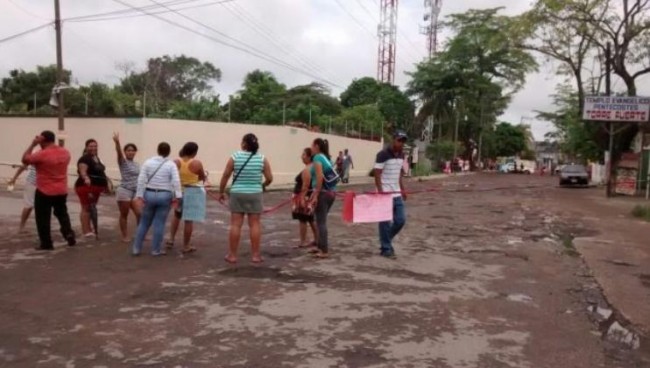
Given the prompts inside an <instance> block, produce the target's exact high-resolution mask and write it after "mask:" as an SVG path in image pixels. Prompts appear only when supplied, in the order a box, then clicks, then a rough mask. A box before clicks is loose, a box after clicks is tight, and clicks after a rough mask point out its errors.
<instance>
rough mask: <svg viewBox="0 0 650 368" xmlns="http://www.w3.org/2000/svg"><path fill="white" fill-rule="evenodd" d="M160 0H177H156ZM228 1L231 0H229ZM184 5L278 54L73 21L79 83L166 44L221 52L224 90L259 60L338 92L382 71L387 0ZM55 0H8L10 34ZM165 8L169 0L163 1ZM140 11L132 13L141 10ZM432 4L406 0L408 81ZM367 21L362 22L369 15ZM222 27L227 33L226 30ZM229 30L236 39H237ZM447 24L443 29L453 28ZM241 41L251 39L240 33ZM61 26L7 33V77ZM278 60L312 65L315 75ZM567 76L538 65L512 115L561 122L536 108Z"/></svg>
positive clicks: (81, 2)
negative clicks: (380, 40)
mask: <svg viewBox="0 0 650 368" xmlns="http://www.w3.org/2000/svg"><path fill="white" fill-rule="evenodd" d="M119 1H121V2H124V3H127V4H131V5H133V6H137V7H141V6H150V5H152V4H153V1H152V0H119ZM119 1H116V0H92V1H88V0H61V4H62V5H61V6H62V8H61V13H62V17H63V18H64V19H65V18H72V17H77V16H82V15H87V14H96V13H103V12H109V11H113V10H122V9H128V8H127V7H125V6H124V5H121V4H120V3H119ZM155 1H157V2H161V1H165V2H167V1H170V0H155ZM221 1H224V0H221ZM176 2H179V3H181V4H179V5H177V6H178V7H190V6H195V5H201V4H211V5H210V6H205V7H200V8H194V9H188V10H184V11H183V12H182V14H183V15H186V16H187V17H190V18H192V19H195V20H197V21H199V22H201V23H204V24H205V25H207V26H209V27H211V28H212V30H208V29H205V28H202V27H201V26H200V25H198V24H195V23H192V22H191V21H189V20H188V19H184V18H183V17H181V16H179V15H177V14H174V13H168V14H161V15H159V16H160V17H164V18H165V19H168V20H170V21H173V22H175V23H178V24H182V25H184V26H186V27H188V28H191V29H193V30H196V31H198V32H201V33H203V34H206V35H210V36H211V37H213V38H215V39H221V40H225V41H226V42H228V43H231V44H238V45H239V46H240V47H243V48H247V47H249V46H250V47H254V48H255V49H257V50H259V51H258V52H261V53H263V54H264V55H265V57H267V58H271V59H273V60H275V61H276V63H272V62H269V61H268V60H262V59H260V58H257V57H254V56H251V55H250V54H247V53H245V52H242V51H240V50H236V49H233V48H231V47H228V46H225V45H223V44H219V43H217V42H214V41H212V40H208V39H206V38H203V37H201V36H198V35H196V34H192V33H190V32H189V31H187V30H184V29H181V28H178V27H176V26H173V25H171V24H168V23H165V22H164V21H161V20H159V19H156V18H153V17H150V16H142V17H128V18H124V17H123V18H120V19H114V20H109V21H93V22H71V21H68V22H65V23H64V28H63V29H64V33H63V42H64V47H63V52H64V66H65V67H66V68H67V69H71V70H72V71H73V76H74V78H76V79H77V81H78V83H79V84H82V85H83V84H86V83H89V82H91V81H102V82H105V83H109V84H115V83H117V82H118V81H119V78H120V76H121V72H120V71H119V70H117V69H116V67H115V66H116V64H117V63H121V62H124V61H131V62H133V63H135V65H136V67H137V68H143V67H144V62H145V60H146V59H147V58H150V57H155V56H160V55H163V54H172V55H175V54H186V55H188V56H194V57H197V58H199V59H201V60H206V61H210V62H212V63H213V64H214V65H216V66H217V67H219V68H220V69H221V70H222V72H223V79H222V81H221V82H220V83H218V84H217V85H216V86H215V90H216V92H217V93H219V94H220V95H221V96H222V101H223V100H224V98H227V97H226V96H227V95H228V94H230V93H233V92H234V91H236V90H238V89H239V88H240V86H241V82H242V79H243V77H244V75H245V74H246V73H247V72H249V71H251V70H253V69H263V70H270V71H272V72H273V73H274V74H275V75H276V76H277V78H278V79H279V80H280V81H281V82H282V83H285V84H286V85H288V86H293V85H297V84H305V83H309V82H311V81H312V80H314V77H318V78H320V79H323V80H325V81H327V82H329V83H332V84H334V85H338V87H336V86H334V87H332V91H333V93H334V94H336V95H338V94H340V92H341V91H342V90H343V88H345V86H347V85H348V84H349V83H350V82H351V81H352V79H354V78H361V77H364V76H372V77H374V76H376V65H377V39H376V37H375V35H374V34H375V31H376V29H377V22H378V14H379V5H378V1H377V0H338V1H337V0H232V1H230V2H227V3H218V2H219V0H177V1H176ZM52 3H53V2H52V1H50V0H0V39H2V38H5V37H7V36H10V35H13V34H15V33H19V32H21V31H24V30H27V29H30V28H33V27H37V26H39V25H41V24H44V23H46V22H48V21H50V20H51V19H52V18H53V6H52ZM528 4H529V1H528V0H465V1H463V0H447V1H446V2H445V3H444V4H443V10H442V16H443V17H444V16H445V15H448V14H451V13H459V12H464V11H466V10H468V9H471V8H490V7H497V6H503V7H505V10H504V13H506V14H518V13H520V12H522V11H525V10H526V9H527V8H528V6H529V5H528ZM163 10H164V9H163ZM131 14H135V13H129V14H127V15H129V16H130V15H131ZM423 14H424V7H423V0H400V4H399V21H398V29H399V35H398V46H397V53H398V59H397V76H396V83H397V84H399V85H400V86H403V85H404V84H405V83H406V82H407V80H408V76H406V75H405V72H407V71H409V70H413V64H414V63H416V62H418V61H420V60H422V59H423V57H424V55H425V53H426V46H425V37H424V36H423V35H421V34H420V33H419V27H420V25H421V24H422V15H423ZM359 23H360V24H359ZM215 31H218V32H220V33H221V35H220V34H217V33H215ZM223 35H226V36H228V37H231V38H232V39H234V40H235V41H233V40H232V39H230V40H227V39H225V38H224V37H223ZM445 37H446V34H444V33H443V34H442V35H441V38H443V39H444V38H445ZM237 41H240V42H241V43H237ZM54 45H55V44H54V30H53V27H48V28H45V29H42V30H40V31H37V32H34V33H31V34H29V35H26V36H24V37H20V38H17V39H15V40H12V41H9V42H5V43H0V77H4V76H6V75H7V72H8V71H9V70H11V69H14V68H22V69H25V70H30V69H32V68H34V67H35V66H36V65H44V64H51V63H55V60H56V59H55V47H54ZM277 63H280V64H282V63H284V64H290V65H292V66H294V68H295V67H297V68H298V69H309V70H308V71H307V74H310V75H305V74H302V73H299V72H296V71H294V70H290V69H287V68H286V67H283V66H280V65H277ZM558 81H559V80H558V78H557V77H556V76H555V74H554V72H553V66H551V65H543V64H542V65H541V67H540V71H539V72H538V73H536V74H531V75H529V77H528V81H527V84H526V87H525V89H524V90H522V91H521V92H519V93H518V94H517V96H516V97H515V98H514V100H513V102H512V104H511V105H510V107H509V108H508V110H507V112H506V113H505V114H504V116H503V117H502V120H504V121H509V122H512V123H520V122H522V121H523V122H525V123H527V124H531V125H532V128H533V133H534V135H535V137H536V138H537V139H543V136H544V134H545V133H546V132H547V131H549V129H551V127H550V126H549V125H548V124H546V123H544V122H540V121H536V120H535V119H534V118H533V117H534V116H535V110H550V109H552V106H551V104H550V101H551V99H550V95H551V94H552V93H553V92H554V89H555V85H556V84H557V83H558Z"/></svg>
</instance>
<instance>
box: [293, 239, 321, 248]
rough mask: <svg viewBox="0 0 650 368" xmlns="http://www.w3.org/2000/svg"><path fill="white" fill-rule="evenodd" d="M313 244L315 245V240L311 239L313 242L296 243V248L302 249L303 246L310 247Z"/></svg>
mask: <svg viewBox="0 0 650 368" xmlns="http://www.w3.org/2000/svg"><path fill="white" fill-rule="evenodd" d="M315 246H316V242H314V241H313V242H311V243H307V244H300V245H296V248H298V249H304V248H311V247H315Z"/></svg>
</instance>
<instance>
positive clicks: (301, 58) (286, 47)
mask: <svg viewBox="0 0 650 368" xmlns="http://www.w3.org/2000/svg"><path fill="white" fill-rule="evenodd" d="M224 7H225V8H226V9H227V10H228V11H230V12H231V13H232V14H233V15H235V16H236V17H237V18H238V19H240V20H241V21H243V22H244V23H246V24H247V25H248V26H249V27H250V28H251V29H253V31H255V32H256V33H257V34H259V35H261V36H262V37H264V38H266V39H267V40H268V41H269V42H271V43H272V44H274V45H275V46H277V47H278V48H280V49H281V50H282V51H284V52H286V53H287V55H289V56H291V57H292V58H293V59H295V60H296V61H297V62H298V63H299V64H300V65H301V66H303V67H305V68H308V69H310V70H312V71H314V72H315V73H322V74H324V75H325V76H326V77H327V78H329V79H333V80H336V79H337V77H336V76H335V75H334V74H332V73H330V72H329V71H328V70H326V69H325V68H323V67H322V66H320V65H318V64H317V63H315V62H313V61H311V60H309V59H308V58H307V56H305V55H304V54H302V53H300V52H299V51H298V50H296V49H295V48H293V47H292V46H291V45H290V43H289V42H287V41H286V39H284V38H283V37H282V36H280V35H278V34H276V33H275V32H273V30H272V29H270V28H269V27H267V26H266V25H264V24H263V23H262V22H260V21H259V20H257V19H256V18H255V17H254V16H253V15H251V14H250V13H249V12H248V11H247V10H246V9H245V8H244V7H242V6H238V5H237V4H236V3H235V4H232V9H231V7H230V6H228V5H226V6H224ZM337 82H340V81H337Z"/></svg>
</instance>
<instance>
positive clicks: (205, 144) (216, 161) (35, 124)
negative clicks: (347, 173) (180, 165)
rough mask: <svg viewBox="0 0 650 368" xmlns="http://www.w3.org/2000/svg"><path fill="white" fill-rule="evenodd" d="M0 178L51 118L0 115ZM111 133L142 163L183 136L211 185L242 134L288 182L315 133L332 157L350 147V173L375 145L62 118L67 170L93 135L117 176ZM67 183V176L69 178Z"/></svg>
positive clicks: (211, 126)
mask: <svg viewBox="0 0 650 368" xmlns="http://www.w3.org/2000/svg"><path fill="white" fill-rule="evenodd" d="M0 127H1V128H2V129H0V132H2V133H1V134H0V163H2V164H3V165H0V178H5V179H6V178H8V177H10V176H11V175H12V174H13V171H14V170H13V169H11V168H10V167H9V166H7V165H5V164H14V163H19V162H20V158H21V156H22V153H23V152H24V150H25V149H26V148H27V146H28V145H29V142H30V141H31V139H33V137H34V136H35V135H37V134H38V133H40V132H41V131H43V130H52V131H54V132H56V131H57V129H56V128H57V120H56V118H15V117H0ZM113 132H119V133H120V137H121V140H122V144H125V143H129V142H130V143H135V144H136V145H137V146H138V149H139V152H138V156H137V157H136V160H137V161H139V162H143V161H144V160H145V159H146V158H148V157H150V156H153V155H155V153H156V147H157V145H158V143H160V142H163V141H165V142H168V143H169V144H170V145H171V146H172V156H173V157H176V154H177V153H178V151H179V150H180V148H181V147H182V145H183V144H184V143H185V142H187V141H194V142H196V143H198V144H199V156H198V158H200V159H201V160H202V161H203V163H204V165H205V167H206V169H207V170H208V171H209V172H210V179H211V181H212V183H213V184H217V183H218V181H219V178H220V175H221V172H222V170H223V168H224V166H225V164H226V161H227V160H228V157H230V154H231V153H232V152H233V151H235V150H237V149H238V148H239V146H240V142H241V138H242V137H243V136H244V135H245V134H247V133H254V134H255V135H257V137H258V138H259V141H260V152H262V153H263V154H264V155H266V156H267V157H268V159H269V161H270V162H271V167H272V169H273V172H274V175H275V183H276V184H287V183H291V182H293V179H294V177H295V176H296V175H297V173H298V172H299V171H300V169H301V168H302V163H301V161H300V155H301V153H302V149H303V148H305V147H308V146H311V142H312V141H313V140H314V139H315V138H317V137H323V138H325V139H327V140H329V142H330V149H331V153H332V156H333V157H335V156H336V155H337V154H338V152H339V151H342V150H343V149H345V148H348V149H349V150H350V153H351V154H352V157H353V159H354V163H355V170H354V171H353V172H352V176H366V175H367V174H368V172H369V171H370V169H371V168H372V164H373V162H374V159H375V155H376V154H377V151H379V150H380V149H381V144H380V143H377V142H370V141H364V140H358V139H352V138H345V137H339V136H334V135H328V134H320V133H313V132H308V131H306V130H304V129H297V128H291V127H284V126H266V125H250V124H234V123H233V124H230V123H215V122H200V121H184V120H166V119H117V118H115V119H94V118H88V119H85V118H68V119H66V148H68V149H69V150H70V152H71V153H72V156H73V163H72V165H71V167H70V173H71V174H75V173H76V168H75V166H74V164H75V163H76V160H77V158H78V157H79V156H80V155H81V153H82V151H83V147H84V142H85V141H86V139H88V138H94V139H96V140H97V141H98V143H99V155H100V158H101V159H102V161H103V162H104V163H105V164H106V166H107V167H108V174H109V176H111V177H112V178H119V172H118V170H117V163H116V159H115V151H114V149H113V140H112V135H113ZM71 182H72V180H71Z"/></svg>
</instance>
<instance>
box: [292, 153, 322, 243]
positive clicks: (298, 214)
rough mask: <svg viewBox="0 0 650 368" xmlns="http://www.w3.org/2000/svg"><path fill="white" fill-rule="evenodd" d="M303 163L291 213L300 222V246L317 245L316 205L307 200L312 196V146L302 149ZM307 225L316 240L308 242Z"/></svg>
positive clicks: (297, 178) (297, 177)
mask: <svg viewBox="0 0 650 368" xmlns="http://www.w3.org/2000/svg"><path fill="white" fill-rule="evenodd" d="M301 159H302V163H303V164H305V167H304V169H302V170H301V171H300V173H299V174H298V176H296V185H295V187H294V188H293V198H292V203H291V204H292V209H291V215H292V218H293V219H294V220H298V221H299V222H300V245H298V248H309V247H316V240H317V239H318V231H317V229H316V224H315V223H314V207H313V206H312V203H310V202H309V201H307V199H308V198H309V197H310V196H311V180H310V175H309V170H311V165H312V153H311V148H309V147H308V148H305V149H304V150H303V151H302V156H301ZM307 226H309V227H310V228H311V231H312V234H313V235H314V241H313V242H311V243H308V242H307Z"/></svg>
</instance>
